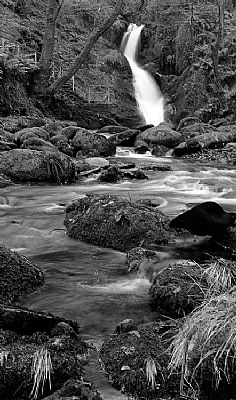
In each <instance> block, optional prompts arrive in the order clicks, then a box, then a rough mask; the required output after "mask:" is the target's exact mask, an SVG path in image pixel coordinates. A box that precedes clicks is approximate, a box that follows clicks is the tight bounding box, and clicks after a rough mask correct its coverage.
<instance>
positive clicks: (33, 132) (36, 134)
mask: <svg viewBox="0 0 236 400" xmlns="http://www.w3.org/2000/svg"><path fill="white" fill-rule="evenodd" d="M29 138H39V139H43V140H46V141H49V133H48V132H47V131H46V130H45V129H43V128H39V127H33V128H25V129H21V130H20V131H18V132H17V133H16V134H15V141H16V143H17V144H18V145H21V144H22V143H23V142H24V141H25V140H27V139H29Z"/></svg>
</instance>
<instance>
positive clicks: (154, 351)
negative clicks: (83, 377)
mask: <svg viewBox="0 0 236 400" xmlns="http://www.w3.org/2000/svg"><path fill="white" fill-rule="evenodd" d="M100 356H101V360H102V362H103V365H104V368H105V370H106V372H107V373H108V376H109V378H110V380H111V381H112V383H113V385H114V386H115V387H116V388H118V389H119V390H122V391H123V392H124V393H125V394H126V395H129V396H132V398H134V399H140V400H141V399H142V400H143V399H145V400H146V399H148V400H154V399H155V400H156V399H161V398H173V397H169V396H171V395H174V394H176V393H177V391H178V383H177V382H176V377H174V378H173V377H171V378H170V377H168V375H169V374H168V370H167V367H168V362H169V353H168V350H166V349H165V348H164V346H163V343H162V340H161V335H160V331H159V324H158V323H147V324H141V325H139V326H138V327H137V328H136V329H135V330H132V331H129V332H127V333H121V334H113V335H111V336H110V338H109V339H108V340H106V341H105V342H104V343H103V345H102V348H101V351H100Z"/></svg>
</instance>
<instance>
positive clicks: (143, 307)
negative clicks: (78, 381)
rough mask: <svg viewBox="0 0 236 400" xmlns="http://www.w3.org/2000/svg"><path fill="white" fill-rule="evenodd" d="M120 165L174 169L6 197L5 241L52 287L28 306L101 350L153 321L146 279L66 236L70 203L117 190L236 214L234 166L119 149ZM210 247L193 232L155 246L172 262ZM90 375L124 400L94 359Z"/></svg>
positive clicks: (170, 209)
mask: <svg viewBox="0 0 236 400" xmlns="http://www.w3.org/2000/svg"><path fill="white" fill-rule="evenodd" d="M119 154H121V156H122V158H121V160H122V159H123V158H124V157H126V158H129V159H130V157H133V158H132V160H134V161H135V162H136V164H137V165H139V164H143V163H149V162H150V161H152V162H156V163H159V164H160V163H161V164H168V165H171V167H172V169H173V171H167V172H147V174H148V176H149V180H148V181H146V180H145V181H124V182H121V183H115V184H108V183H107V184H104V183H98V182H97V181H96V176H94V177H92V178H90V179H87V180H86V181H83V182H78V183H76V184H73V185H66V186H56V185H55V186H54V185H16V186H14V187H8V188H4V189H1V192H0V216H1V219H0V226H1V230H0V242H2V243H3V244H4V245H5V246H7V247H10V248H12V249H14V250H16V251H18V252H19V253H21V254H23V255H25V256H27V257H28V258H29V259H30V260H31V261H33V262H34V263H36V264H37V265H38V266H39V267H41V268H42V269H43V271H44V273H45V277H46V284H45V285H44V287H42V288H41V289H40V290H39V291H38V292H37V293H35V294H33V295H32V296H30V298H29V300H28V301H27V302H26V304H25V305H26V306H28V307H31V308H33V309H35V310H41V311H48V312H52V313H54V314H56V315H59V316H62V317H64V318H68V319H73V320H76V321H78V323H79V324H80V326H81V332H82V333H81V334H82V337H83V338H84V339H86V340H88V341H91V342H93V343H94V344H95V345H96V346H98V347H99V346H100V345H101V343H102V342H103V341H104V340H105V339H106V338H107V337H108V335H109V334H110V333H112V332H113V331H114V329H115V327H116V325H117V323H119V322H120V321H121V320H123V319H124V318H133V319H134V320H135V321H141V320H148V319H149V318H151V310H150V306H149V296H148V289H149V287H150V282H149V280H148V278H147V277H146V276H144V275H142V274H141V275H140V274H139V275H128V274H127V271H126V266H125V254H123V253H121V252H118V251H114V250H112V249H106V248H101V247H98V246H93V245H89V244H86V243H83V242H81V241H76V240H73V239H70V238H68V237H67V236H66V232H65V228H64V226H63V220H64V209H65V204H68V202H71V201H73V200H74V199H76V198H78V197H80V196H84V194H85V193H113V194H116V195H120V196H125V197H127V198H132V199H137V198H145V197H146V198H151V199H153V200H155V201H156V202H158V204H160V206H159V208H160V210H161V211H163V212H164V213H166V214H167V215H169V216H170V217H174V216H176V215H177V214H179V213H180V212H183V211H185V210H186V209H187V208H189V207H191V206H192V205H195V204H198V203H201V202H203V201H207V200H213V201H216V202H218V203H219V204H221V205H222V206H223V207H224V209H225V210H226V211H236V169H231V170H229V169H227V168H223V167H218V168H216V167H209V166H204V165H198V166H197V165H196V164H192V163H190V162H184V161H180V160H174V159H172V158H163V159H161V158H159V159H158V158H154V157H151V156H136V155H132V154H130V152H129V150H125V151H124V150H123V153H122V149H120V151H119ZM207 243H208V242H206V241H204V240H203V239H201V240H200V241H199V242H197V243H194V242H193V237H192V236H191V235H187V236H186V237H185V239H182V241H179V242H178V243H175V244H171V245H165V246H156V247H155V246H153V248H156V249H157V250H159V251H162V252H164V253H165V255H166V254H167V257H169V258H170V259H173V258H181V257H189V256H190V257H195V258H197V257H198V256H199V255H201V254H202V252H203V251H205V252H207V250H208V247H207V246H208V244H207ZM86 378H87V379H91V380H93V381H94V382H95V384H96V385H97V386H98V388H99V391H100V392H101V393H102V394H103V396H104V399H107V400H108V399H109V400H112V399H114V400H118V399H119V400H121V399H123V398H126V397H124V396H123V395H122V394H120V393H119V392H117V391H115V389H113V388H112V387H111V385H110V384H109V382H108V381H107V379H106V377H105V376H104V374H103V373H102V372H101V370H100V369H99V366H98V360H97V356H96V355H95V354H93V357H91V360H90V363H89V365H88V367H87V372H86Z"/></svg>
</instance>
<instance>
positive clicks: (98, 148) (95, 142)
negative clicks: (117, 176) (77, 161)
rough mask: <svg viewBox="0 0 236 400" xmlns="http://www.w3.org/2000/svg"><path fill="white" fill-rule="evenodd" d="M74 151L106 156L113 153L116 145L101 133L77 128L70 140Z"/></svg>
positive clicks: (86, 154) (93, 155)
mask: <svg viewBox="0 0 236 400" xmlns="http://www.w3.org/2000/svg"><path fill="white" fill-rule="evenodd" d="M71 146H72V147H73V148H74V152H75V154H76V153H79V155H82V156H90V157H99V156H102V157H108V156H113V155H115V152H116V145H115V143H113V142H112V141H110V140H108V139H107V138H105V137H104V136H102V135H98V134H97V133H93V132H91V131H88V130H86V129H84V128H79V130H78V131H77V133H76V135H75V137H74V138H73V140H72V141H71Z"/></svg>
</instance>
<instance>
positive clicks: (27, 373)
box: [0, 324, 88, 400]
mask: <svg viewBox="0 0 236 400" xmlns="http://www.w3.org/2000/svg"><path fill="white" fill-rule="evenodd" d="M64 325H66V324H64ZM0 346H1V351H2V352H4V354H5V356H3V361H2V364H1V368H0V398H1V399H4V400H12V399H13V398H14V399H15V400H28V399H29V398H31V397H33V396H36V395H37V397H38V395H40V396H41V392H42V384H43V378H42V377H41V378H40V374H38V375H37V368H39V369H40V373H42V374H43V373H44V374H45V381H44V388H43V394H44V396H47V395H49V394H50V393H52V392H54V391H56V390H58V389H60V388H61V387H62V386H63V384H64V383H65V382H66V381H67V380H68V379H78V380H80V379H81V377H82V375H83V370H82V364H83V359H84V358H85V355H86V353H87V350H88V347H87V345H86V343H85V342H83V341H82V340H81V338H80V336H79V335H78V334H77V333H76V332H75V331H74V330H73V329H72V328H70V327H69V326H68V329H63V330H62V329H56V328H54V330H52V331H51V332H50V333H49V334H45V333H43V332H35V333H33V334H32V335H20V334H17V333H16V332H14V331H4V330H2V329H0ZM46 363H47V367H46ZM46 369H47V373H48V375H46ZM38 372H39V371H38ZM49 373H50V381H51V388H50V384H49ZM37 384H38V391H39V392H38V393H37V391H36V390H35V387H37ZM33 388H34V389H33ZM35 398H36V397H35Z"/></svg>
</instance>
